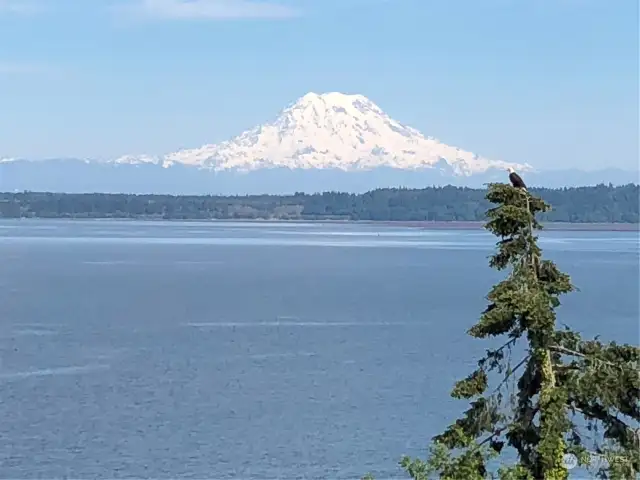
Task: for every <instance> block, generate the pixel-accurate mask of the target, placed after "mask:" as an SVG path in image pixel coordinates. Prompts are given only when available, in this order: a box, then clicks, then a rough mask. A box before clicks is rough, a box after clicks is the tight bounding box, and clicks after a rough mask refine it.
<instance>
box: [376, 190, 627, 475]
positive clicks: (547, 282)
mask: <svg viewBox="0 0 640 480" xmlns="http://www.w3.org/2000/svg"><path fill="white" fill-rule="evenodd" d="M487 199H488V200H489V202H491V203H492V204H493V207H492V208H491V209H489V211H488V212H487V217H488V221H487V223H486V225H485V228H486V229H487V230H489V231H490V232H491V233H493V234H494V235H496V236H497V237H498V238H499V241H498V243H497V251H496V253H495V254H494V255H493V256H492V257H491V258H490V261H489V265H490V267H492V268H494V269H497V270H506V271H507V272H508V274H507V275H506V278H505V279H504V280H503V281H501V282H500V283H498V284H497V285H495V286H494V287H493V288H492V289H491V291H490V292H489V294H488V296H487V299H488V301H489V305H488V307H487V308H486V310H485V311H484V312H483V313H482V315H481V316H480V319H479V321H478V322H477V323H476V324H475V325H474V326H473V327H471V329H470V330H469V332H468V333H469V334H470V335H471V336H472V337H474V338H478V339H485V338H490V337H505V343H504V345H503V346H502V347H500V348H498V349H495V350H487V353H486V355H485V356H484V357H483V358H481V359H480V360H479V361H478V368H477V369H476V370H475V371H473V372H472V373H471V374H470V375H469V376H468V377H467V378H465V379H462V380H460V381H458V382H457V383H456V384H455V386H454V388H453V390H452V392H451V396H452V397H453V398H456V399H465V400H468V401H469V402H470V404H469V408H468V409H467V410H466V412H465V413H464V414H463V415H462V417H461V418H459V419H458V420H456V421H455V422H454V423H453V424H452V425H450V426H449V427H448V428H447V429H446V430H445V431H444V432H442V433H441V434H439V435H437V436H435V437H434V438H433V443H432V444H431V446H430V451H429V455H428V458H427V460H426V461H423V460H420V459H411V458H408V457H405V458H403V459H402V461H401V466H402V467H403V468H404V470H405V471H406V472H407V473H408V474H409V476H410V477H411V478H413V479H414V480H426V479H427V478H441V479H450V480H454V479H456V480H457V479H460V480H462V479H465V480H479V479H485V478H499V479H502V480H507V479H509V480H525V479H527V480H533V479H547V480H565V479H566V478H568V470H567V468H566V466H565V462H564V461H563V459H564V456H565V455H566V454H569V453H571V454H573V455H575V456H576V458H577V459H578V461H579V463H580V464H581V465H585V466H586V465H587V463H588V462H589V461H590V460H591V470H592V472H591V473H592V475H598V476H599V477H600V478H612V479H614V478H615V479H631V478H636V476H637V475H638V472H639V471H640V441H639V437H638V433H639V431H638V430H636V429H635V428H636V427H637V426H638V422H639V421H640V390H639V389H640V378H639V375H638V369H639V368H640V348H638V347H635V346H631V345H618V344H616V343H604V342H601V341H599V340H597V339H596V340H584V339H582V338H581V337H580V335H579V334H578V333H576V332H573V331H571V330H569V329H568V328H565V329H557V327H556V314H555V309H556V308H557V307H558V306H559V305H560V300H559V297H560V296H561V295H563V294H566V293H569V292H571V291H573V290H574V287H573V285H572V283H571V279H570V277H569V276H568V275H567V274H565V273H563V272H561V271H560V270H558V267H557V266H556V265H555V264H554V263H553V262H552V261H550V260H545V259H544V258H543V257H542V251H541V250H540V247H539V246H538V244H537V239H538V237H537V236H536V235H535V234H534V232H535V230H536V229H539V228H541V227H540V224H539V223H538V220H537V219H536V213H541V212H544V211H547V210H548V209H549V208H550V207H549V205H548V204H547V203H545V202H544V201H542V200H541V199H540V198H539V197H536V196H528V195H527V194H525V193H524V192H523V191H520V190H517V189H515V188H513V187H512V186H511V185H502V184H494V185H491V186H490V188H489V191H488V193H487ZM602 322H603V331H604V332H606V319H602ZM516 345H518V346H522V347H524V348H523V349H522V351H523V353H522V358H518V357H517V356H516V354H515V350H516V349H514V346H516ZM512 354H513V355H514V357H515V358H513V360H512ZM517 377H519V378H517ZM507 450H511V452H514V453H515V457H514V460H506V459H505V457H504V454H505V452H506V451H507ZM605 459H606V461H605ZM492 460H493V461H492ZM492 465H493V466H492ZM365 478H366V477H365ZM369 478H371V477H369Z"/></svg>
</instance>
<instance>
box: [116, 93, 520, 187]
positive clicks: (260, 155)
mask: <svg viewBox="0 0 640 480" xmlns="http://www.w3.org/2000/svg"><path fill="white" fill-rule="evenodd" d="M135 158H136V157H133V156H126V157H121V158H120V159H118V160H117V162H122V163H132V162H136V163H143V162H144V163H146V162H150V161H154V162H155V161H156V159H155V158H154V159H152V158H151V157H140V158H139V159H137V160H135ZM443 160H444V161H445V162H446V163H447V164H448V165H449V166H450V167H451V169H452V170H453V172H454V173H455V174H457V175H465V176H466V175H471V174H474V173H480V172H484V171H486V170H487V169H489V168H507V167H508V166H512V167H513V168H515V169H519V170H522V171H524V170H530V169H531V167H529V166H528V165H519V164H513V163H507V162H502V161H494V160H489V159H486V158H482V157H479V156H477V155H475V154H474V153H471V152H467V151H464V150H460V149H459V148H456V147H451V146H448V145H445V144H443V143H441V142H439V141H438V140H436V139H434V138H431V137H425V136H423V135H422V134H421V133H420V132H419V131H417V130H416V129H414V128H411V127H408V126H405V125H402V124H400V123H398V122H397V121H395V120H393V119H392V118H390V117H389V116H388V115H387V114H386V113H384V111H383V110H382V109H381V108H380V107H378V106H377V105H376V104H375V103H373V102H372V101H371V100H369V99H368V98H367V97H365V96H364V95H359V94H353V95H348V94H344V93H340V92H328V93H323V94H318V93H314V92H309V93H307V94H306V95H304V96H302V97H300V98H299V99H298V100H297V101H296V102H294V103H292V104H290V105H289V106H287V107H286V108H285V109H284V110H282V111H281V112H280V114H279V115H278V116H277V117H276V118H275V120H273V121H272V122H269V123H266V124H263V125H258V126H256V127H254V128H252V129H250V130H247V131H245V132H243V133H241V134H240V135H238V136H237V137H235V138H232V139H230V140H227V141H224V142H222V143H219V144H217V145H204V146H202V147H200V148H195V149H187V150H181V151H178V152H174V153H171V154H169V155H166V156H165V157H164V158H163V159H157V162H158V163H162V164H163V165H164V166H169V165H171V164H174V163H180V164H186V165H194V166H199V167H202V168H209V169H213V170H229V169H234V170H239V171H250V170H256V169H260V168H272V167H286V168H292V169H294V168H303V169H327V168H336V169H341V170H370V169H373V168H376V167H382V166H386V167H393V168H398V169H407V170H414V169H419V168H425V167H432V166H435V165H436V164H441V162H442V161H443Z"/></svg>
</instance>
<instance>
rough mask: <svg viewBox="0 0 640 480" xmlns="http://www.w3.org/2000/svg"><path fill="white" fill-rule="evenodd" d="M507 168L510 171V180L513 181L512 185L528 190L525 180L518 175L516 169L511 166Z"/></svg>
mask: <svg viewBox="0 0 640 480" xmlns="http://www.w3.org/2000/svg"><path fill="white" fill-rule="evenodd" d="M507 170H508V171H509V180H510V181H511V185H513V186H514V187H516V188H521V189H522V190H524V191H525V192H526V191H527V186H526V185H525V184H524V181H523V180H522V178H521V177H520V175H518V174H517V173H516V171H515V170H514V169H513V168H511V167H509V168H507Z"/></svg>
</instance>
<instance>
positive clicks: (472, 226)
mask: <svg viewBox="0 0 640 480" xmlns="http://www.w3.org/2000/svg"><path fill="white" fill-rule="evenodd" d="M32 220H40V221H60V220H63V221H77V222H87V221H91V222H110V221H116V222H166V223H175V222H182V223H195V222H198V223H239V222H240V223H256V224H265V225H266V224H274V223H287V224H309V223H315V224H328V225H334V224H335V225H372V226H381V227H391V228H392V227H406V228H418V229H421V230H482V229H483V228H484V222H480V221H454V220H452V221H427V220H406V221H403V220H398V221H392V220H338V219H326V220H325V219H266V218H265V219H242V218H210V219H198V218H193V219H177V218H176V219H165V218H149V217H146V218H125V217H122V218H117V217H94V218H88V217H55V218H53V217H22V218H9V217H0V223H1V222H3V221H8V222H20V221H27V222H28V221H32ZM541 224H542V227H543V231H544V230H554V231H588V232H598V231H600V232H640V223H586V222H584V223H583V222H573V223H572V222H546V223H544V222H541Z"/></svg>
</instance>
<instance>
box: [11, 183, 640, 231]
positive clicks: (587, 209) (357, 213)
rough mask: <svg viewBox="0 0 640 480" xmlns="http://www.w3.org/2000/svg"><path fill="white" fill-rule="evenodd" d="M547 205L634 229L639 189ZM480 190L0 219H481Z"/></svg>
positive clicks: (109, 199)
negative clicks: (622, 224) (632, 224)
mask: <svg viewBox="0 0 640 480" xmlns="http://www.w3.org/2000/svg"><path fill="white" fill-rule="evenodd" d="M531 192H532V193H533V194H534V195H538V196H540V197H541V198H542V199H544V200H546V201H548V202H550V203H551V204H552V205H553V210H551V211H549V212H544V213H542V214H541V215H540V219H541V220H542V221H552V222H586V223H639V222H640V214H639V204H640V187H639V186H638V185H635V184H629V185H626V186H620V187H613V186H611V185H609V186H607V185H597V186H592V187H579V188H564V189H531ZM485 195H486V190H483V189H471V188H462V187H453V186H446V187H429V188H425V189H422V190H408V189H395V188H393V189H380V190H373V191H370V192H367V193H363V194H358V195H356V194H349V193H339V192H325V193H319V194H313V195H308V194H304V193H297V194H295V195H287V196H285V195H282V196H278V195H252V196H235V197H217V196H171V195H128V194H103V193H91V194H60V193H35V192H25V193H4V194H0V217H1V216H4V217H41V218H70V217H75V218H112V217H113V218H161V219H213V218H216V219H289V220H291V219H293V220H318V219H324V220H329V219H335V220H378V221H439V222H446V221H467V222H468V221H484V220H486V215H485V213H486V210H487V209H488V208H489V207H490V205H489V202H488V201H487V199H486V197H485Z"/></svg>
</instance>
